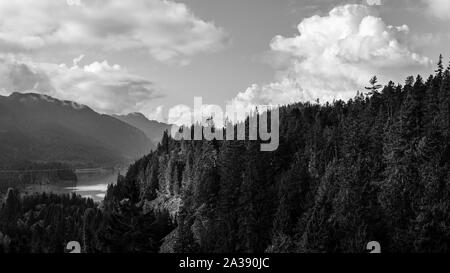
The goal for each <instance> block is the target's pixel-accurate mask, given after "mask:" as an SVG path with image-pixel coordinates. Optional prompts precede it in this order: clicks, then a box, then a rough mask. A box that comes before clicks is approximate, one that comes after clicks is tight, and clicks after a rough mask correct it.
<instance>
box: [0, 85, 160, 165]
mask: <svg viewBox="0 0 450 273" xmlns="http://www.w3.org/2000/svg"><path fill="white" fill-rule="evenodd" d="M133 116H138V115H137V114H132V115H129V116H125V117H128V118H125V117H120V118H119V117H112V116H108V115H102V114H99V113H97V112H95V111H94V110H92V109H91V108H89V107H87V106H85V105H80V104H77V103H75V102H72V101H62V100H58V99H55V98H52V97H49V96H46V95H41V94H35V93H27V94H22V93H13V94H11V95H10V96H8V97H5V96H0V166H3V167H4V168H5V166H8V165H11V164H13V163H15V162H20V161H25V160H26V161H34V162H63V163H68V164H70V165H72V166H76V167H77V166H83V167H86V166H110V165H116V164H120V163H128V162H130V161H132V160H134V159H137V158H139V157H141V156H143V155H145V154H147V153H148V152H149V151H150V150H151V149H153V148H154V147H155V146H156V145H155V144H154V143H155V142H154V141H155V140H157V139H158V138H159V137H160V136H162V132H161V130H162V128H165V127H164V124H161V123H158V122H152V121H149V120H147V119H146V118H145V117H144V116H142V117H139V118H138V119H136V120H135V119H133V118H132V117H133ZM125 120H126V121H125ZM146 125H148V126H146ZM152 125H155V128H156V129H154V130H153V129H152V128H153V127H152ZM144 132H145V133H144ZM159 133H160V134H161V135H160V136H159V137H158V134H159Z"/></svg>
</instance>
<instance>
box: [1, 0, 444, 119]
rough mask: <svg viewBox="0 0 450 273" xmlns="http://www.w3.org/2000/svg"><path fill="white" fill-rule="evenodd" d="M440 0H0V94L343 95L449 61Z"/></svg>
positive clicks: (237, 101) (149, 98) (159, 104)
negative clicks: (373, 79) (440, 58)
mask: <svg viewBox="0 0 450 273" xmlns="http://www.w3.org/2000/svg"><path fill="white" fill-rule="evenodd" d="M449 24H450V1H448V0H395V1H394V0H349V1H345V0H239V1H238V0H165V1H162V0H130V1H121V0H39V1H35V0H16V1H9V0H0V95H9V94H11V93H12V92H36V93H42V94H46V95H50V96H53V97H56V98H59V99H64V100H73V101H76V102H78V103H82V104H86V105H88V106H89V107H91V108H93V109H94V110H96V111H98V112H101V113H106V114H126V113H130V112H142V113H143V114H145V115H146V116H147V117H148V118H150V119H156V120H160V121H166V120H167V113H168V112H169V110H172V111H177V110H180V109H183V107H185V106H183V105H186V106H191V107H192V106H193V103H194V97H202V99H203V103H205V104H218V105H220V106H222V107H223V108H225V105H226V104H231V105H233V106H235V107H238V108H240V109H249V108H251V107H254V106H256V105H260V104H264V105H282V104H288V103H292V102H297V101H315V100H316V99H319V100H320V101H322V102H324V101H332V100H333V99H349V98H351V97H353V96H354V95H356V92H357V91H358V90H364V86H365V85H367V84H368V81H369V79H370V78H371V77H372V76H374V75H377V76H378V78H379V79H380V82H381V83H383V84H386V83H387V82H388V81H389V80H393V81H394V82H398V83H402V82H404V79H405V78H406V77H407V76H409V75H415V74H418V73H420V74H422V75H424V76H425V77H426V76H427V75H428V74H430V73H432V71H433V70H434V67H435V65H436V61H437V59H438V56H439V54H440V53H442V54H443V55H444V57H447V58H446V59H445V60H446V62H447V61H448V60H449V59H448V57H449V56H450V48H449V47H448V46H446V45H448V44H449V42H450V28H449V27H448V26H449Z"/></svg>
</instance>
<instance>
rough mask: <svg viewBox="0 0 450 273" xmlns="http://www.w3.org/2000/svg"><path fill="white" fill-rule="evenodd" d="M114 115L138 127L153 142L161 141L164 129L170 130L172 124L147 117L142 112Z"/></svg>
mask: <svg viewBox="0 0 450 273" xmlns="http://www.w3.org/2000/svg"><path fill="white" fill-rule="evenodd" d="M113 117H115V118H117V119H119V120H121V121H123V122H125V123H128V124H130V125H131V126H133V127H136V128H138V129H139V130H141V131H142V132H144V133H145V135H146V136H147V137H148V138H149V139H150V140H151V141H152V142H153V143H159V142H160V141H161V138H162V136H163V133H164V131H167V130H170V128H171V126H170V125H169V124H165V123H162V122H158V121H155V120H149V119H147V118H146V117H145V116H144V115H143V114H141V113H131V114H128V115H113Z"/></svg>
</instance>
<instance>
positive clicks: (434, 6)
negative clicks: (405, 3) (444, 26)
mask: <svg viewBox="0 0 450 273" xmlns="http://www.w3.org/2000/svg"><path fill="white" fill-rule="evenodd" d="M422 1H423V2H425V3H426V4H427V5H428V10H429V12H430V13H431V14H432V15H434V16H436V17H438V18H440V19H450V1H448V0H422Z"/></svg>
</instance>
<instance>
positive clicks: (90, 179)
mask: <svg viewBox="0 0 450 273" xmlns="http://www.w3.org/2000/svg"><path fill="white" fill-rule="evenodd" d="M119 172H120V173H121V174H124V173H125V170H124V169H122V170H106V169H102V170H95V171H76V172H75V173H76V175H77V178H78V181H77V182H73V181H60V182H59V183H55V184H47V185H30V186H28V187H27V188H26V189H25V193H26V194H33V193H36V192H38V193H42V192H47V193H56V194H67V193H73V192H74V193H76V194H79V195H81V196H82V197H86V198H91V199H93V200H94V201H96V202H100V201H103V199H104V197H105V194H106V190H107V188H108V185H109V184H115V183H116V181H117V175H118V174H119Z"/></svg>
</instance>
